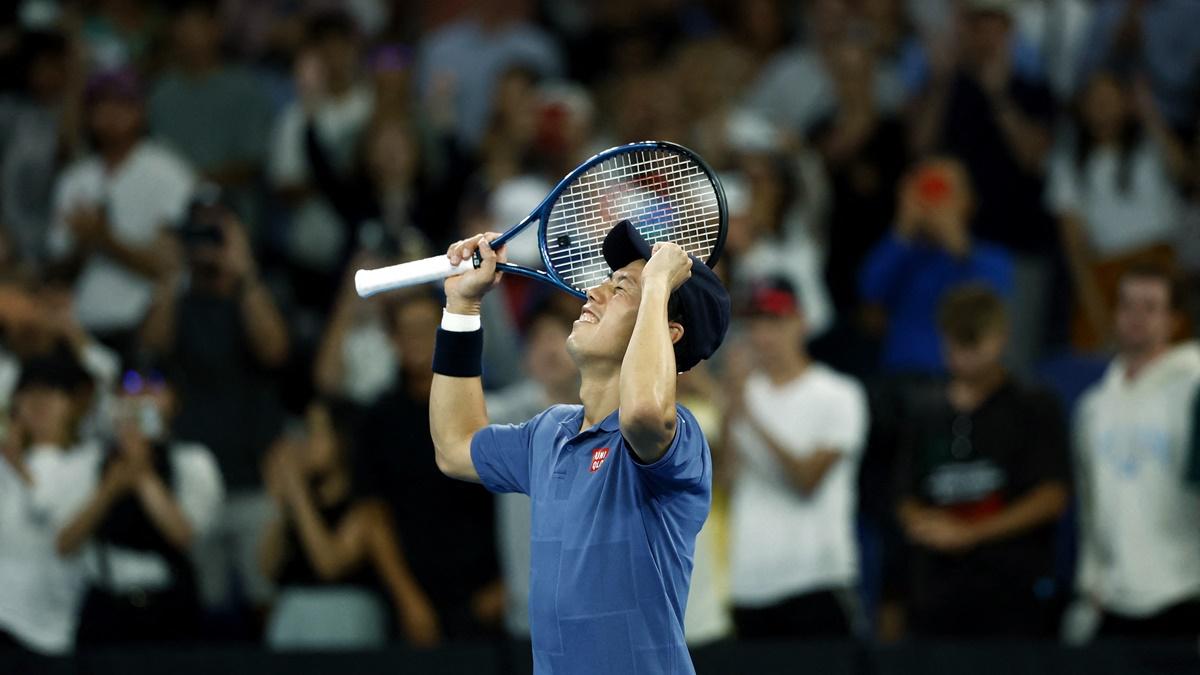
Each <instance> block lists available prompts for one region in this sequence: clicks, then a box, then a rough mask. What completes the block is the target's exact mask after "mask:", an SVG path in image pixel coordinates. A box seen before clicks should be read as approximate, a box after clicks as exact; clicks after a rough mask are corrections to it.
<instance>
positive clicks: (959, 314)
mask: <svg viewBox="0 0 1200 675" xmlns="http://www.w3.org/2000/svg"><path fill="white" fill-rule="evenodd" d="M1007 328H1008V309H1007V308H1006V307H1005V306H1004V300H1003V299H1002V298H1001V297H1000V296H999V295H998V294H997V293H996V292H995V291H993V290H992V289H991V288H990V287H988V286H985V285H984V284H980V283H969V284H963V285H961V286H956V287H954V288H952V289H950V290H949V291H947V292H946V294H945V295H944V296H942V301H941V303H940V305H939V306H938V330H940V331H941V333H942V335H943V336H945V338H946V339H947V340H949V341H951V342H953V343H955V344H960V345H967V346H974V345H977V344H979V343H980V341H982V340H983V338H985V337H987V336H989V335H994V334H996V333H1000V332H1003V331H1004V330H1006V329H1007Z"/></svg>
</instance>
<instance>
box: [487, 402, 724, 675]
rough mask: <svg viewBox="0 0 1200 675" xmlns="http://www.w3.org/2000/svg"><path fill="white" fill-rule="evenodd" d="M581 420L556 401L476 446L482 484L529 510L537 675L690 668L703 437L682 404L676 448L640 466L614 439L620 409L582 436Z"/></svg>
mask: <svg viewBox="0 0 1200 675" xmlns="http://www.w3.org/2000/svg"><path fill="white" fill-rule="evenodd" d="M582 423H583V408H582V406H577V405H575V406H567V405H559V406H554V407H552V408H549V409H548V410H546V411H545V412H542V413H541V414H539V415H538V416H536V417H534V418H533V419H531V420H529V421H528V422H525V423H524V424H520V425H515V426H514V425H492V426H489V427H486V428H484V429H482V430H480V431H479V432H478V433H476V434H475V437H474V439H472V441H471V459H472V461H473V462H474V464H475V471H476V472H477V473H478V474H479V478H480V480H481V481H482V482H483V484H484V485H485V486H486V487H487V488H488V489H489V490H491V491H492V492H522V493H525V494H528V495H529V496H530V498H531V501H532V503H533V522H532V543H531V556H530V557H531V561H532V565H531V570H530V585H529V587H530V592H529V621H530V631H531V634H532V638H533V656H534V670H535V671H536V672H537V673H538V674H539V675H548V674H550V673H553V674H554V675H564V674H565V675H591V674H596V675H599V674H601V673H603V674H605V675H607V674H610V673H622V674H626V673H627V674H629V675H649V674H652V673H653V674H659V673H661V674H663V675H668V674H669V675H675V674H680V673H687V674H690V673H694V672H695V670H694V669H693V668H692V662H691V658H690V656H689V655H688V650H687V645H686V644H685V643H684V639H683V613H684V609H685V608H686V605H687V594H688V585H689V583H690V581H691V576H692V557H693V554H694V552H695V547H696V535H697V534H698V533H699V532H700V527H701V526H702V525H703V524H704V520H705V518H707V517H708V508H709V504H710V501H711V497H712V457H711V454H710V452H709V449H708V443H707V442H706V441H705V440H704V434H703V433H702V432H701V431H700V426H699V424H698V423H697V422H696V419H695V418H694V417H692V413H691V412H689V411H688V410H687V409H686V408H684V407H683V406H678V405H677V406H676V427H675V439H674V440H673V441H672V442H671V446H670V447H669V448H668V449H667V451H666V453H665V454H664V455H663V456H662V458H660V459H659V460H658V461H656V462H654V463H653V464H642V463H641V462H640V461H638V459H637V458H636V456H635V455H634V453H633V449H632V448H630V447H628V445H627V444H626V442H625V439H624V438H622V436H621V429H620V423H619V418H618V412H613V413H612V414H611V415H609V416H608V417H606V418H605V419H604V420H603V421H601V422H600V423H599V424H597V425H595V426H593V427H592V428H590V429H586V430H584V431H582V432H581V431H580V427H581V426H582Z"/></svg>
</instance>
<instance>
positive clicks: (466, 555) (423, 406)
mask: <svg viewBox="0 0 1200 675" xmlns="http://www.w3.org/2000/svg"><path fill="white" fill-rule="evenodd" d="M388 316H389V319H390V326H389V327H390V329H391V331H392V339H393V344H394V345H395V347H396V352H397V358H398V360H399V373H398V376H397V378H396V386H395V387H394V388H393V389H392V390H391V391H389V392H387V393H386V394H384V396H383V397H381V398H380V399H379V400H378V401H377V402H376V403H375V405H374V406H373V407H372V408H371V410H370V412H369V413H368V415H367V419H366V421H365V422H364V424H363V428H362V430H361V432H360V433H359V436H358V439H359V442H358V453H357V454H358V457H357V463H358V466H357V467H356V471H357V473H356V475H357V476H358V477H359V480H361V484H362V485H363V486H364V490H365V493H366V494H367V495H370V496H375V497H379V498H381V499H383V500H385V501H386V502H387V504H388V506H389V508H390V510H391V513H392V516H393V519H394V521H395V523H396V529H397V532H398V533H399V535H400V540H401V541H403V542H404V557H405V558H406V559H407V561H408V565H409V567H410V568H411V569H412V573H413V575H414V576H415V577H416V580H417V583H418V584H419V585H420V587H421V588H422V589H423V590H424V592H425V593H426V594H427V595H428V596H429V599H430V601H431V602H432V603H433V607H434V610H435V612H436V614H437V618H438V621H439V623H440V624H441V627H442V630H443V632H444V635H445V636H446V637H447V638H448V639H451V640H460V639H468V638H479V637H483V636H487V635H491V634H494V633H496V632H497V631H498V630H499V628H500V626H501V623H502V621H503V611H504V588H503V584H502V582H501V581H500V579H501V577H500V570H499V564H498V562H497V557H496V531H495V530H496V527H495V525H496V515H495V507H494V502H493V500H492V497H491V495H490V494H488V493H486V492H484V491H482V490H480V489H479V488H478V486H475V485H470V484H468V483H463V482H461V481H456V480H453V479H450V478H446V477H445V476H443V475H442V473H441V472H440V471H439V470H438V468H437V465H436V463H435V462H434V452H433V440H432V439H431V438H430V436H429V389H430V386H431V385H432V382H433V371H432V370H431V367H432V365H431V364H432V363H433V338H434V331H432V330H430V326H435V325H437V322H438V321H439V318H438V317H439V316H441V303H440V302H439V301H438V300H437V299H436V298H435V297H434V296H432V295H427V294H425V293H422V292H416V293H415V294H412V295H408V296H402V297H399V298H397V299H396V300H395V301H394V304H393V305H392V307H391V308H390V309H389V313H388ZM430 514H436V516H437V517H436V518H431V517H430Z"/></svg>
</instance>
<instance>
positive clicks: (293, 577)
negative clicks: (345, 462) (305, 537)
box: [279, 481, 380, 591]
mask: <svg viewBox="0 0 1200 675" xmlns="http://www.w3.org/2000/svg"><path fill="white" fill-rule="evenodd" d="M317 487H318V486H317V483H316V482H313V481H310V483H309V493H310V494H312V495H314V497H315V495H317V494H318V490H317ZM356 503H357V501H356V499H355V495H354V493H353V492H352V491H351V492H348V493H347V494H345V495H343V496H342V498H340V499H338V500H336V501H334V502H333V503H330V504H324V503H321V502H320V501H317V502H316V509H317V513H318V514H320V516H321V520H323V521H325V526H326V527H328V528H329V529H330V530H337V529H338V528H339V527H340V526H341V523H342V519H343V518H345V517H346V516H347V515H348V514H349V513H350V511H351V509H353V508H354V506H355V504H356ZM330 583H332V584H333V585H336V586H347V585H351V586H359V587H362V588H366V589H368V590H373V591H375V590H378V589H379V586H380V584H379V583H378V580H377V577H376V574H375V570H374V569H373V568H372V567H371V563H370V562H369V561H363V562H362V563H361V564H359V565H358V566H357V567H356V568H355V569H354V570H352V571H351V573H350V574H349V575H348V576H346V577H345V578H342V579H339V580H337V581H334V582H327V581H325V580H323V579H322V578H321V575H320V574H318V573H317V570H316V568H314V567H313V564H312V560H311V558H310V557H309V555H308V553H307V552H306V550H305V548H304V542H302V541H300V533H299V532H298V531H297V528H296V524H295V523H294V522H292V521H289V522H288V525H287V529H286V531H285V535H284V551H283V567H282V569H281V570H280V572H279V585H280V586H284V587H288V586H325V585H329V584H330Z"/></svg>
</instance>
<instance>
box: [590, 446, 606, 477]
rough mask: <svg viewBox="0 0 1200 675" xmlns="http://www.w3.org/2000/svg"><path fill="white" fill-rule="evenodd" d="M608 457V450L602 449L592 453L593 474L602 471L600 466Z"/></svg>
mask: <svg viewBox="0 0 1200 675" xmlns="http://www.w3.org/2000/svg"><path fill="white" fill-rule="evenodd" d="M607 457H608V448H600V449H598V450H593V451H592V473H596V471H598V470H599V469H600V465H601V464H603V463H604V460H605V459H606V458H607Z"/></svg>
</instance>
